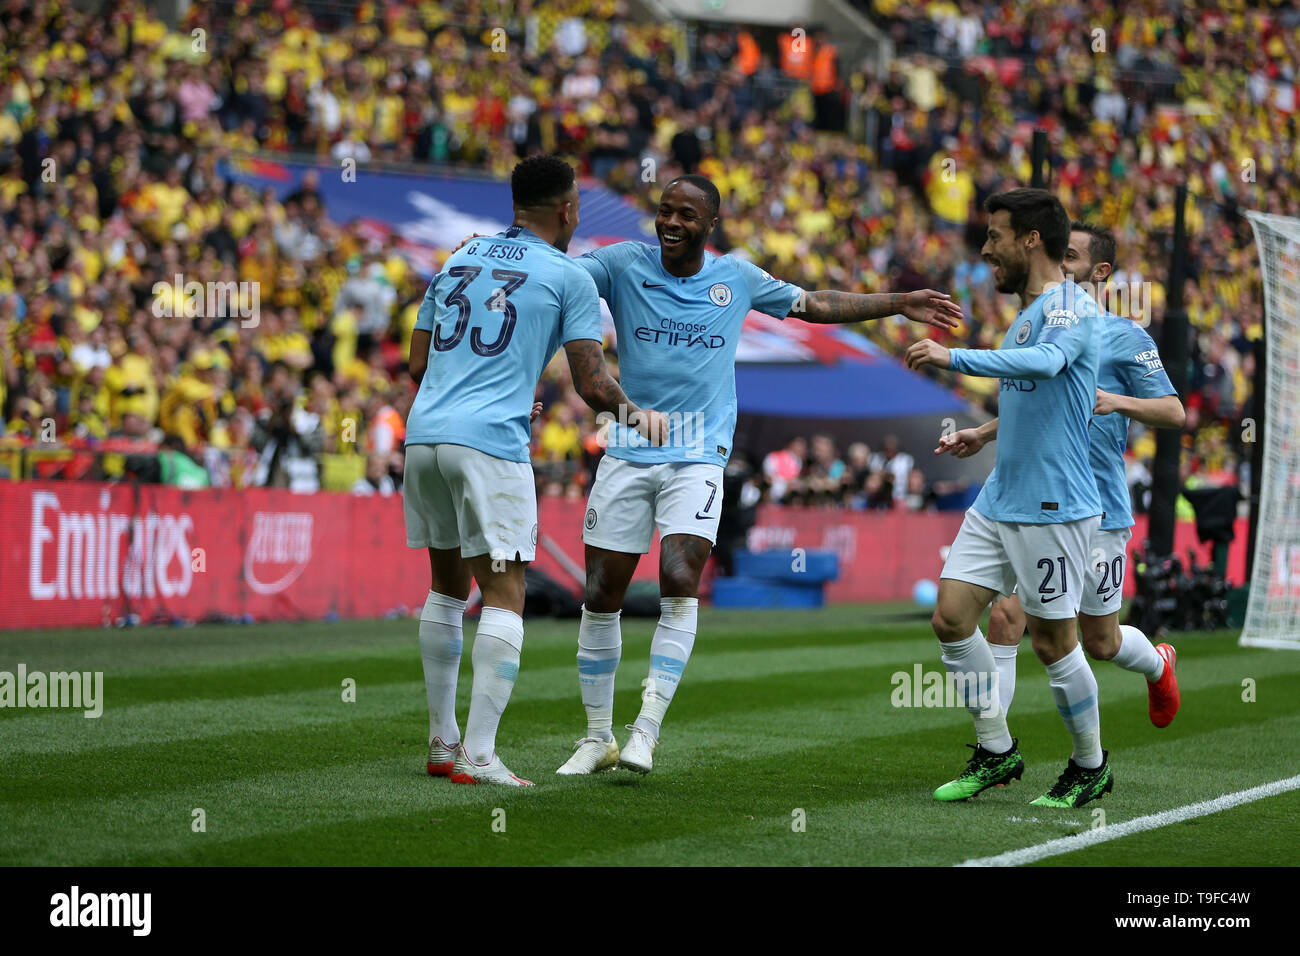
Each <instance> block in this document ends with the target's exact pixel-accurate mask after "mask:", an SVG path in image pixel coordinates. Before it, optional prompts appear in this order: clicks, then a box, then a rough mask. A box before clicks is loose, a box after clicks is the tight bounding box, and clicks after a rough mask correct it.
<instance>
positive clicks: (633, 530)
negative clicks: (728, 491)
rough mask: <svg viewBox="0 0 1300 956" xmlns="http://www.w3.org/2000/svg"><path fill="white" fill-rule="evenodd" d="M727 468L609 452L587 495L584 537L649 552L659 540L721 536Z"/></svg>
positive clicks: (613, 546)
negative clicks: (646, 459) (631, 458)
mask: <svg viewBox="0 0 1300 956" xmlns="http://www.w3.org/2000/svg"><path fill="white" fill-rule="evenodd" d="M721 515H722V466H721V465H715V464H713V463H711V462H703V461H665V462H639V461H625V460H624V459H622V458H614V457H612V456H610V455H606V456H605V457H604V458H602V459H601V460H600V464H599V465H598V466H597V468H596V480H595V481H594V482H592V485H591V494H590V495H589V496H588V498H587V516H586V519H585V520H584V522H583V529H582V540H583V542H584V543H586V544H589V545H591V546H592V547H593V548H604V549H605V550H606V551H622V552H624V553H625V554H645V553H646V552H647V551H649V550H650V542H651V541H653V540H654V532H655V528H656V527H657V528H658V529H659V537H660V538H666V537H667V536H668V535H670V534H693V535H698V536H699V537H701V538H707V539H708V540H709V542H710V543H711V544H712V543H715V542H716V541H717V540H718V519H719V517H721Z"/></svg>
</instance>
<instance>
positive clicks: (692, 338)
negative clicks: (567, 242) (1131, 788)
mask: <svg viewBox="0 0 1300 956" xmlns="http://www.w3.org/2000/svg"><path fill="white" fill-rule="evenodd" d="M659 255H660V254H659V247H658V246H653V245H648V244H647V243H643V242H616V243H614V244H612V245H608V246H605V247H604V248H601V249H597V250H595V251H593V252H589V253H587V254H586V255H583V256H579V257H578V258H577V260H576V261H577V262H578V263H579V264H581V265H582V266H583V267H585V268H586V270H587V272H588V273H590V275H591V277H592V278H593V279H594V280H595V282H596V289H597V290H598V291H599V293H600V296H601V298H603V299H604V300H605V302H606V303H607V304H608V305H609V310H610V312H611V313H612V314H613V316H614V329H615V331H616V332H617V333H618V368H619V383H620V384H621V385H622V386H623V391H624V392H626V393H627V397H628V398H629V399H630V400H631V401H633V402H635V403H636V404H637V405H639V406H641V407H642V408H652V409H655V410H656V411H660V412H663V413H664V414H666V415H668V417H669V425H670V428H669V433H668V441H667V442H666V443H665V444H664V445H662V446H660V447H657V448H656V447H653V446H651V445H650V444H649V443H648V442H647V441H646V440H645V439H644V438H642V437H641V435H640V434H638V433H637V432H634V431H632V430H631V429H629V428H625V427H623V426H622V425H620V424H618V423H615V424H613V425H611V427H610V433H609V444H608V445H607V447H606V449H605V450H606V453H607V454H609V455H612V456H613V457H615V458H623V459H626V460H628V461H638V462H665V461H704V462H711V463H713V464H716V465H725V464H726V463H727V459H728V457H730V455H731V442H732V438H733V437H734V435H735V431H736V346H737V345H738V344H739V343H740V329H741V326H742V325H743V324H744V322H745V316H746V315H748V314H749V310H750V309H757V310H758V311H759V312H763V313H766V314H767V315H771V316H774V317H776V318H785V317H786V316H787V315H788V314H789V313H790V309H791V308H792V307H793V306H794V304H795V301H796V300H797V299H798V298H799V296H800V295H801V294H802V290H801V289H800V288H799V287H798V286H794V285H791V284H790V283H788V282H782V281H781V280H780V279H774V278H772V276H770V275H768V274H767V273H766V272H764V271H763V270H762V269H760V268H758V267H757V266H755V265H753V264H752V263H749V262H745V261H744V260H743V259H737V258H735V257H734V256H715V255H713V253H711V252H705V254H704V264H703V266H702V267H701V268H700V271H699V272H697V273H696V274H695V275H693V276H689V277H687V278H685V279H683V278H679V277H678V276H674V275H671V274H670V273H668V272H667V271H665V270H664V267H663V264H662V262H661V261H660V258H659Z"/></svg>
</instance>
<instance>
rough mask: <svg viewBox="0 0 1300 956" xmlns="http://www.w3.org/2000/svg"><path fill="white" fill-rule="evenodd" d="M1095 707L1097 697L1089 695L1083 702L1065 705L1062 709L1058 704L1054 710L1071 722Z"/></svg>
mask: <svg viewBox="0 0 1300 956" xmlns="http://www.w3.org/2000/svg"><path fill="white" fill-rule="evenodd" d="M1096 706H1097V695H1096V694H1089V695H1088V696H1087V697H1085V698H1084V699H1083V700H1080V701H1076V702H1075V703H1073V704H1067V705H1066V706H1064V707H1062V706H1061V705H1060V704H1057V705H1056V709H1057V710H1058V711H1059V712H1060V714H1061V716H1062V717H1063V718H1065V719H1066V720H1071V719H1073V718H1075V717H1078V716H1079V715H1080V714H1082V713H1086V712H1087V711H1089V710H1091V709H1092V708H1094V707H1096Z"/></svg>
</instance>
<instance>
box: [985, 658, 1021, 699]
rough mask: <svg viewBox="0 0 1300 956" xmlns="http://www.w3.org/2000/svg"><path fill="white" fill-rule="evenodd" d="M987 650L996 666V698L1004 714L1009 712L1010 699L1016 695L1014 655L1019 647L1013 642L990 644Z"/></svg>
mask: <svg viewBox="0 0 1300 956" xmlns="http://www.w3.org/2000/svg"><path fill="white" fill-rule="evenodd" d="M989 650H991V651H992V652H993V660H994V662H995V663H996V664H997V667H998V700H999V701H1001V703H1002V714H1003V716H1006V715H1007V714H1009V713H1011V701H1012V700H1013V699H1014V698H1015V696H1016V655H1017V654H1018V653H1020V648H1019V646H1017V645H1014V644H990V645H989Z"/></svg>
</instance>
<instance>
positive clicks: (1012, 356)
mask: <svg viewBox="0 0 1300 956" xmlns="http://www.w3.org/2000/svg"><path fill="white" fill-rule="evenodd" d="M906 360H907V367H908V368H910V369H913V370H915V369H919V368H920V367H921V366H923V365H934V366H936V367H937V368H950V369H952V370H953V371H954V372H961V373H962V374H964V375H976V376H980V377H983V378H1027V379H1045V378H1051V377H1052V376H1054V375H1057V374H1059V373H1060V371H1061V370H1062V369H1063V368H1065V366H1066V364H1067V362H1068V361H1069V359H1068V356H1066V354H1065V353H1064V352H1062V351H1061V349H1060V348H1058V347H1057V346H1056V345H1055V344H1054V343H1052V342H1044V343H1042V344H1041V345H1035V346H1033V347H1031V348H1025V349H950V348H945V347H944V346H942V345H940V344H939V343H938V342H936V341H934V340H933V339H921V341H919V342H913V343H912V345H911V346H910V347H909V348H908V350H907V355H906Z"/></svg>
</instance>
